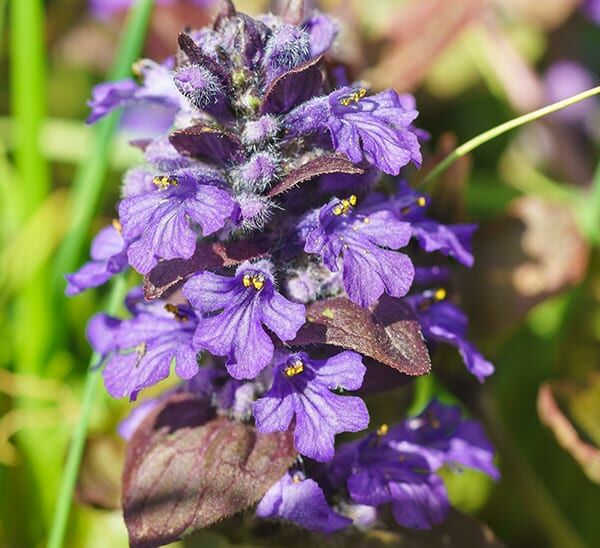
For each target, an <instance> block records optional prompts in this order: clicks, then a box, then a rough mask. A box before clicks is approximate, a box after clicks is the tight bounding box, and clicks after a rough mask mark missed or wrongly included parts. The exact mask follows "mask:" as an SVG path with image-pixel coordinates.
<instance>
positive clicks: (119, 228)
mask: <svg viewBox="0 0 600 548" xmlns="http://www.w3.org/2000/svg"><path fill="white" fill-rule="evenodd" d="M112 226H113V228H114V229H115V230H116V231H117V232H118V233H119V234H123V227H122V226H121V222H120V221H119V219H113V220H112Z"/></svg>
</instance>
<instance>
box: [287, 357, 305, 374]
mask: <svg viewBox="0 0 600 548" xmlns="http://www.w3.org/2000/svg"><path fill="white" fill-rule="evenodd" d="M283 372H284V373H285V376H286V377H295V376H296V375H300V373H302V372H304V362H303V361H302V360H301V359H300V358H297V359H296V360H294V361H293V362H292V363H291V364H290V365H288V366H287V367H286V368H285V369H284V370H283Z"/></svg>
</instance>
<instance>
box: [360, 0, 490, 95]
mask: <svg viewBox="0 0 600 548" xmlns="http://www.w3.org/2000/svg"><path fill="white" fill-rule="evenodd" d="M482 4H483V2H482V1H481V0H462V1H461V2H448V1H447V0H420V1H419V2H409V3H407V4H406V5H404V6H402V7H400V8H399V9H397V10H396V15H395V17H394V18H392V20H390V22H389V29H388V31H387V34H388V36H389V38H390V40H391V45H390V46H389V48H388V49H387V51H385V52H384V53H383V54H382V56H381V61H380V62H379V63H378V64H377V65H376V66H375V67H374V69H373V70H370V71H369V72H368V74H367V76H366V77H367V79H368V80H371V81H373V82H376V84H377V87H382V88H385V87H394V88H396V89H398V90H411V89H414V88H415V87H416V86H417V84H419V82H421V81H422V79H423V78H424V77H425V75H426V74H427V72H428V71H429V69H430V67H431V66H432V64H433V62H434V61H435V60H436V59H437V57H438V56H439V55H440V53H442V52H443V51H444V50H445V49H446V48H447V47H448V45H449V44H451V43H452V42H453V41H454V40H455V39H456V38H457V37H458V36H459V35H460V33H461V32H462V31H463V30H464V29H465V28H466V26H467V25H468V24H469V23H471V22H472V21H473V20H475V19H476V18H477V17H478V16H479V15H480V13H481V6H482Z"/></svg>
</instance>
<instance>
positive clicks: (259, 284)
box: [252, 274, 265, 291]
mask: <svg viewBox="0 0 600 548" xmlns="http://www.w3.org/2000/svg"><path fill="white" fill-rule="evenodd" d="M252 285H253V286H254V289H256V291H260V290H261V289H262V288H263V287H264V286H265V277H264V276H263V275H262V274H258V275H257V276H254V278H252Z"/></svg>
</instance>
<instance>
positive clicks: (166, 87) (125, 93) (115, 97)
mask: <svg viewBox="0 0 600 548" xmlns="http://www.w3.org/2000/svg"><path fill="white" fill-rule="evenodd" d="M171 64H172V63H171V62H170V61H168V62H167V63H164V64H158V63H155V62H154V61H151V60H149V59H143V60H141V61H138V63H136V65H135V70H136V72H137V73H139V74H140V76H141V77H142V79H143V83H142V84H141V85H138V84H136V83H135V82H134V81H133V80H131V79H126V80H119V81H117V82H105V83H102V84H99V85H97V86H96V87H95V88H94V90H93V92H92V100H91V101H89V103H88V105H89V107H90V108H91V109H92V111H91V112H90V115H89V116H88V119H87V122H88V124H93V123H94V122H96V121H97V120H99V119H100V118H102V117H104V116H106V115H107V114H109V113H110V112H112V111H113V110H115V109H117V108H119V107H124V106H129V105H137V104H148V103H151V104H158V105H161V106H163V107H168V108H171V109H173V111H172V112H173V113H172V116H173V118H174V117H175V113H176V111H177V109H183V110H186V101H185V98H184V97H183V96H182V95H181V94H180V93H179V91H178V90H177V87H176V86H175V84H174V82H173V78H172V76H171Z"/></svg>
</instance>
